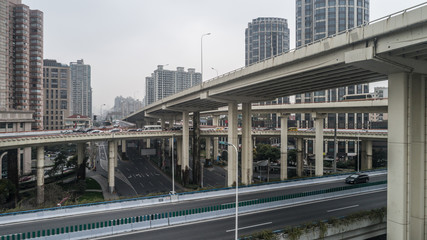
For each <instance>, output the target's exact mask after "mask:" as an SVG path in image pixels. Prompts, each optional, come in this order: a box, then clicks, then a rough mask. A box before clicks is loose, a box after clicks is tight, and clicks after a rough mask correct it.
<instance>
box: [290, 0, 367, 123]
mask: <svg viewBox="0 0 427 240" xmlns="http://www.w3.org/2000/svg"><path fill="white" fill-rule="evenodd" d="M295 17H296V45H297V47H300V46H303V45H305V44H308V43H312V42H313V41H316V40H319V39H322V38H325V37H327V36H331V35H334V34H337V33H340V32H343V31H346V30H347V29H351V28H354V27H356V26H359V25H361V24H364V23H366V22H368V21H369V0H296V15H295ZM368 92H369V85H368V84H358V85H351V86H347V87H340V88H336V89H328V90H323V91H316V92H310V93H303V94H297V95H296V96H295V101H296V103H304V102H329V101H341V100H343V99H344V96H345V95H352V94H362V93H368ZM329 115H331V114H329ZM332 115H333V114H332ZM341 115H342V116H341ZM341 115H339V116H337V117H338V127H339V128H362V127H363V128H365V127H366V126H367V123H368V120H369V115H368V114H360V113H359V114H357V115H356V116H354V114H350V115H348V114H341ZM334 116H335V115H334ZM340 119H341V120H340ZM353 119H354V121H355V123H353ZM296 120H297V121H298V123H299V125H300V126H301V127H313V122H312V121H311V119H310V114H305V115H304V114H303V115H301V114H297V116H296ZM335 121H336V120H335V117H333V116H328V118H327V119H326V126H327V127H335ZM328 123H329V124H328Z"/></svg>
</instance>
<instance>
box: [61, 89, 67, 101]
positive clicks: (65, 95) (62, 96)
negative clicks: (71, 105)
mask: <svg viewBox="0 0 427 240" xmlns="http://www.w3.org/2000/svg"><path fill="white" fill-rule="evenodd" d="M61 99H67V90H61Z"/></svg>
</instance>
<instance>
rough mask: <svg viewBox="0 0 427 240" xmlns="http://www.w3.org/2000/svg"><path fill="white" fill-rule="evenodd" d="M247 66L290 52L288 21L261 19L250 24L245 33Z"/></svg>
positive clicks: (272, 18) (270, 18)
mask: <svg viewBox="0 0 427 240" xmlns="http://www.w3.org/2000/svg"><path fill="white" fill-rule="evenodd" d="M245 49H246V50H245V56H246V57H245V58H246V61H245V62H246V66H248V65H251V64H253V63H256V62H259V61H262V60H264V59H268V58H271V57H272V56H276V55H279V54H281V53H283V52H286V51H288V50H289V28H288V21H287V20H286V19H284V18H277V17H260V18H257V19H253V20H252V22H250V23H248V28H246V31H245Z"/></svg>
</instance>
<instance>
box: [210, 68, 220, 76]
mask: <svg viewBox="0 0 427 240" xmlns="http://www.w3.org/2000/svg"><path fill="white" fill-rule="evenodd" d="M211 69H212V70H214V71H215V72H216V77H218V70H216V69H215V68H213V67H211Z"/></svg>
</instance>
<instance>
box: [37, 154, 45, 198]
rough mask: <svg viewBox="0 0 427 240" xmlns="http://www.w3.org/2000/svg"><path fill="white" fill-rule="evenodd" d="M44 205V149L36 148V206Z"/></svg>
mask: <svg viewBox="0 0 427 240" xmlns="http://www.w3.org/2000/svg"><path fill="white" fill-rule="evenodd" d="M43 203H44V147H43V146H38V147H37V205H41V204H43Z"/></svg>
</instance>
